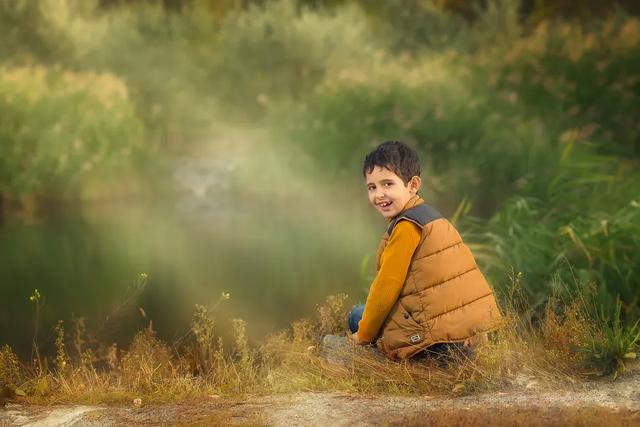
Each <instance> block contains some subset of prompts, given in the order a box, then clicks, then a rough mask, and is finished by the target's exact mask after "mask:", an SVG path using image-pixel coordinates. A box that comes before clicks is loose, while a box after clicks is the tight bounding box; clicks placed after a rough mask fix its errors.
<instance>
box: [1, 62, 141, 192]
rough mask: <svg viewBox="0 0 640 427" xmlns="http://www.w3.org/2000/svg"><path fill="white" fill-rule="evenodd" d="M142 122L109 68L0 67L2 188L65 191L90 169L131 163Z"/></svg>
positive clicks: (69, 189) (11, 190)
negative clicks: (77, 70)
mask: <svg viewBox="0 0 640 427" xmlns="http://www.w3.org/2000/svg"><path fill="white" fill-rule="evenodd" d="M142 135H143V132H142V125H141V123H140V121H139V120H138V119H137V117H136V116H135V113H134V111H133V108H132V106H131V103H130V101H129V98H128V94H127V88H126V86H125V85H124V84H123V83H122V82H121V81H120V80H119V79H117V78H116V77H114V76H113V75H111V74H95V73H72V72H69V71H64V70H62V69H60V68H58V67H53V68H46V67H21V68H17V67H16V68H12V67H2V68H0V140H1V141H2V144H1V145H0V191H1V192H6V193H11V194H17V195H19V194H24V193H30V192H37V193H43V192H46V191H49V192H53V193H54V194H56V193H71V194H73V192H74V191H76V190H77V188H78V186H79V184H80V183H81V180H82V179H83V178H85V177H87V176H88V175H89V174H91V173H92V172H93V171H95V170H104V169H110V168H120V167H123V166H129V165H130V164H131V160H132V158H133V157H134V155H135V154H136V152H137V149H138V148H139V146H140V143H141V138H142Z"/></svg>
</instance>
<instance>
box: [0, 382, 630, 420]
mask: <svg viewBox="0 0 640 427" xmlns="http://www.w3.org/2000/svg"><path fill="white" fill-rule="evenodd" d="M530 384H531V383H530ZM530 384H529V385H530ZM194 424H195V425H230V424H231V425H276V426H285V425H286V426H289V425H321V426H323V425H328V426H332V427H336V426H351V425H380V424H385V425H425V424H428V425H430V426H445V425H446V426H456V425H473V426H482V425H486V426H513V425H531V426H572V425H573V426H593V425H595V426H599V425H602V426H618V425H619V426H640V374H634V375H632V376H627V377H624V378H621V379H619V380H617V381H615V382H612V381H598V382H592V383H587V384H583V385H580V386H575V387H573V388H566V389H564V390H554V391H551V390H543V389H538V388H537V387H536V386H533V387H532V386H530V387H529V388H526V387H521V388H516V389H513V388H512V389H510V390H505V391H503V392H497V393H495V392H494V393H487V394H480V395H473V396H465V397H457V398H434V397H430V396H422V397H389V396H361V395H352V394H340V393H312V392H308V393H296V394H290V395H273V396H262V397H247V398H245V399H241V400H239V399H238V400H235V399H221V398H215V397H212V398H210V399H205V400H200V401H190V402H182V403H175V404H164V405H142V406H141V407H135V406H133V405H131V406H128V407H98V406H96V407H88V406H79V405H67V406H57V407H52V408H41V407H33V406H22V405H17V404H9V405H7V408H6V409H5V410H4V411H2V410H0V425H20V426H23V425H34V426H36V425H37V426H80V425H82V426H84V425H87V426H100V427H101V426H111V425H194Z"/></svg>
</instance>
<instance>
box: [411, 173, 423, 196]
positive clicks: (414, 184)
mask: <svg viewBox="0 0 640 427" xmlns="http://www.w3.org/2000/svg"><path fill="white" fill-rule="evenodd" d="M421 185H422V180H421V179H420V177H419V176H414V177H412V178H411V179H410V180H409V190H410V191H411V192H412V193H417V192H418V190H420V186H421Z"/></svg>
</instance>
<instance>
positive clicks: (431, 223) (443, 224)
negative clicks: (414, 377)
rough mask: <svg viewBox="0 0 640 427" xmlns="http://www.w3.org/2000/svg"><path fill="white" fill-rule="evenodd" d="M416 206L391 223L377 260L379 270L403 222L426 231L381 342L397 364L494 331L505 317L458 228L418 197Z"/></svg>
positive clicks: (384, 350) (423, 231)
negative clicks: (432, 347)
mask: <svg viewBox="0 0 640 427" xmlns="http://www.w3.org/2000/svg"><path fill="white" fill-rule="evenodd" d="M412 205H413V206H409V207H408V209H405V210H404V211H403V212H402V213H400V214H399V215H398V216H397V217H396V218H394V219H393V220H392V221H391V223H390V224H389V227H388V229H387V231H386V233H385V234H384V236H383V237H382V240H381V242H380V246H379V248H378V256H377V266H378V269H379V268H380V260H381V257H382V252H383V251H384V248H385V246H386V244H387V241H388V239H389V236H390V235H391V232H392V231H393V228H394V227H395V225H396V224H397V223H398V221H411V222H413V223H414V224H416V225H418V226H419V227H420V228H421V229H422V235H421V238H420V243H419V244H418V247H417V248H416V250H415V252H414V254H413V258H412V260H411V264H410V265H409V272H408V274H407V279H406V281H405V283H404V285H403V287H402V291H401V293H400V297H399V298H398V300H397V301H396V303H395V305H394V306H393V308H392V309H391V311H390V312H389V315H388V316H387V318H386V320H385V322H384V324H383V325H382V328H381V331H380V334H379V336H378V341H377V345H378V347H379V348H380V349H381V350H382V351H383V352H384V353H386V354H387V356H389V357H392V358H397V359H406V358H408V357H411V356H413V355H414V354H416V353H418V352H420V351H422V350H424V349H426V348H427V347H429V346H430V345H433V344H436V343H440V342H457V341H464V340H466V339H467V338H471V337H473V336H474V335H476V334H477V333H479V332H485V331H489V330H492V329H495V328H496V327H497V326H498V325H499V323H500V320H501V318H502V316H501V314H500V310H499V309H498V306H497V304H496V299H495V297H494V294H493V291H492V289H491V287H490V286H489V284H488V283H487V281H486V280H485V278H484V276H483V275H482V273H481V272H480V270H479V269H478V266H477V265H476V262H475V260H474V258H473V255H472V254H471V251H470V250H469V248H468V247H467V245H465V244H464V242H463V241H462V239H461V237H460V234H458V232H457V231H456V229H455V228H454V227H453V225H451V223H450V222H449V221H447V220H446V219H445V218H443V217H442V215H440V214H439V213H438V211H436V210H435V209H434V208H432V207H430V206H428V205H426V204H424V203H423V200H422V199H420V198H418V197H416V200H415V202H413V203H412Z"/></svg>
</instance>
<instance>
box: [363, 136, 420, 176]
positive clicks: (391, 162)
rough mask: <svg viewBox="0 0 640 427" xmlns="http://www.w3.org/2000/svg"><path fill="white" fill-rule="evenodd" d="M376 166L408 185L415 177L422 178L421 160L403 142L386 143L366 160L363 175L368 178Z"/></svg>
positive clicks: (379, 146)
mask: <svg viewBox="0 0 640 427" xmlns="http://www.w3.org/2000/svg"><path fill="white" fill-rule="evenodd" d="M376 166H382V167H385V168H387V169H389V170H390V171H391V172H393V173H395V174H396V175H398V176H399V177H400V178H402V181H403V182H404V183H405V184H407V183H408V182H409V181H410V180H411V178H413V177H414V176H420V159H419V158H418V153H416V152H415V151H414V150H413V149H412V148H411V147H409V146H408V145H407V144H405V143H404V142H401V141H387V142H384V143H382V144H380V145H378V147H376V149H375V150H373V151H372V152H370V153H369V154H367V156H366V157H365V158H364V166H363V168H362V175H363V176H366V175H367V174H368V173H371V171H373V168H374V167H376Z"/></svg>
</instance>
